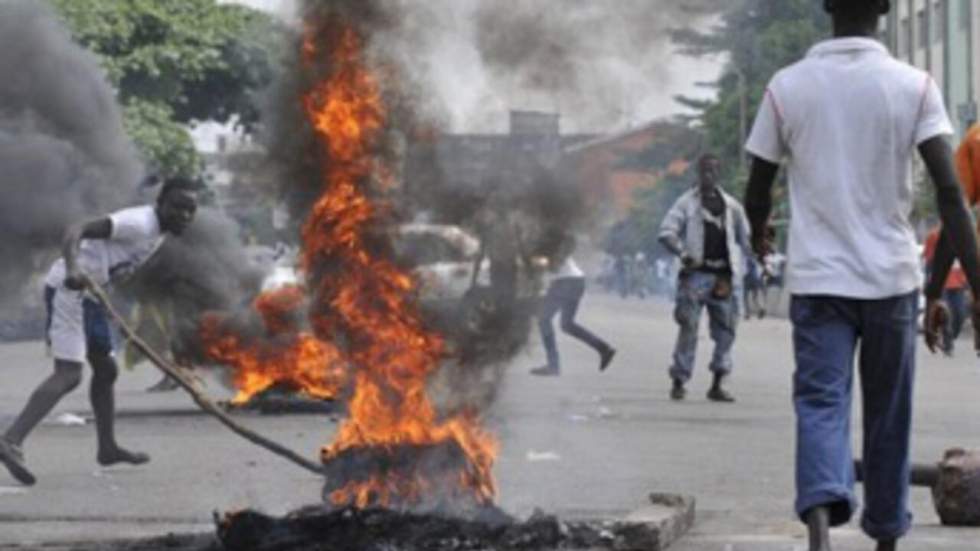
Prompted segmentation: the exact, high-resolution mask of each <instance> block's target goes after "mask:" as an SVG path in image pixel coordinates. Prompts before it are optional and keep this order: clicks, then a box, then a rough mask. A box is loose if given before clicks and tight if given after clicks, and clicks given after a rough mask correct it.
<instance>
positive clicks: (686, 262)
mask: <svg viewBox="0 0 980 551" xmlns="http://www.w3.org/2000/svg"><path fill="white" fill-rule="evenodd" d="M697 266H698V263H697V261H696V260H694V258H693V257H691V255H689V254H686V253H685V254H682V255H681V269H682V270H685V271H686V270H693V269H694V268H697Z"/></svg>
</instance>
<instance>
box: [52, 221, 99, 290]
mask: <svg viewBox="0 0 980 551" xmlns="http://www.w3.org/2000/svg"><path fill="white" fill-rule="evenodd" d="M111 235H112V221H111V220H109V219H108V218H99V219H98V220H92V221H89V222H84V223H81V224H76V225H74V226H72V227H70V228H68V231H67V232H65V238H64V241H63V242H62V246H61V255H62V256H63V257H64V259H65V272H66V274H67V276H66V278H65V284H66V285H68V286H69V288H73V289H80V288H81V287H83V286H84V284H83V282H81V281H79V278H80V276H81V275H82V273H81V271H80V270H79V269H78V249H79V248H80V247H81V245H82V239H108V238H109V237H110V236H111Z"/></svg>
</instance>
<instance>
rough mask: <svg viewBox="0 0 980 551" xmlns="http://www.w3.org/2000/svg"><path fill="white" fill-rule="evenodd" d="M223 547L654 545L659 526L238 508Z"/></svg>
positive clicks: (407, 549)
mask: <svg viewBox="0 0 980 551" xmlns="http://www.w3.org/2000/svg"><path fill="white" fill-rule="evenodd" d="M218 539H219V540H220V542H221V545H222V546H223V549H225V550H227V551H244V550H249V551H273V550H276V551H334V550H336V551H341V550H344V551H347V550H350V549H358V550H361V551H464V550H484V551H525V550H541V551H545V550H552V549H553V550H558V549H565V550H572V549H594V550H604V549H611V550H612V549H614V550H617V551H630V550H637V551H639V550H641V549H659V548H660V545H659V534H658V532H657V531H656V530H655V529H653V528H651V527H649V526H647V525H644V524H635V523H621V522H563V521H562V520H560V519H558V518H557V517H554V516H551V515H545V514H543V513H535V514H534V515H532V516H531V518H529V519H528V520H526V521H523V522H522V521H517V520H515V519H513V518H511V517H509V516H508V515H507V514H506V513H504V512H502V511H500V510H499V509H495V508H487V509H484V510H482V511H480V512H479V514H477V515H475V516H473V517H472V518H467V519H460V518H453V517H448V516H441V515H420V514H411V513H401V512H395V511H392V510H388V509H367V510H356V509H340V510H336V511H326V510H322V509H305V510H300V511H298V512H296V513H293V514H291V515H289V516H286V517H284V518H274V517H269V516H266V515H263V514H261V513H256V512H254V511H244V512H240V513H236V514H233V515H230V516H228V517H227V518H226V519H224V520H223V521H222V522H220V523H219V527H218Z"/></svg>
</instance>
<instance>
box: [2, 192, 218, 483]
mask: <svg viewBox="0 0 980 551" xmlns="http://www.w3.org/2000/svg"><path fill="white" fill-rule="evenodd" d="M198 188H199V185H198V184H197V183H196V182H194V181H191V180H188V179H184V178H170V179H168V180H166V181H165V182H164V184H163V188H162V189H161V190H160V194H159V195H158V197H157V202H156V204H155V205H143V206H138V207H132V208H127V209H122V210H119V211H116V212H114V213H112V214H109V215H108V216H105V217H103V218H99V219H96V220H92V221H90V222H87V223H84V224H80V225H78V226H74V227H72V228H71V229H69V231H68V232H67V234H66V236H65V241H64V246H63V249H62V258H60V259H58V260H57V261H56V262H55V263H54V265H53V266H52V267H51V269H50V270H49V272H48V275H47V277H46V279H45V293H44V294H45V297H44V298H45V304H46V306H47V311H48V324H47V341H48V345H49V346H50V348H51V352H52V355H53V356H54V373H52V374H51V375H50V376H49V377H48V378H47V379H45V380H44V382H42V383H41V385H40V386H38V387H37V389H36V390H35V391H34V392H33V394H31V397H30V399H29V400H28V402H27V404H26V405H25V407H24V409H23V411H21V413H20V415H18V416H17V418H16V420H15V421H14V423H13V424H12V425H11V426H10V427H9V428H7V430H6V432H5V433H4V434H3V436H0V463H3V464H4V466H6V467H7V470H9V471H10V474H11V475H13V477H14V478H16V479H17V480H19V481H20V482H21V483H23V484H27V485H31V484H34V483H35V482H36V478H35V477H34V475H33V473H31V471H30V470H29V469H28V468H27V465H26V463H25V461H24V456H23V453H22V451H21V446H22V445H23V443H24V440H25V439H26V438H27V436H28V435H29V434H30V432H31V431H32V430H33V429H34V427H36V426H37V425H38V423H40V422H41V420H42V419H44V417H45V416H46V415H47V414H48V413H50V412H51V410H52V409H54V407H55V406H56V405H57V404H58V402H59V401H60V400H61V399H62V398H63V397H64V396H65V395H66V394H68V393H69V392H71V391H72V390H74V389H75V388H76V387H77V386H78V385H79V383H81V379H82V365H83V364H84V363H85V362H86V361H88V363H89V364H90V365H91V366H92V372H93V376H92V382H91V386H90V388H89V396H90V399H91V402H92V411H93V412H94V414H95V426H96V433H97V435H98V454H97V457H96V459H97V461H98V462H99V464H100V465H104V466H107V465H114V464H118V463H129V464H133V465H140V464H143V463H146V462H148V461H149V460H150V457H149V456H148V455H147V454H145V453H140V452H134V451H130V450H127V449H125V448H123V447H121V446H119V444H118V443H117V442H116V437H115V431H114V420H115V419H114V418H115V397H114V385H115V381H116V377H117V376H118V373H119V368H118V367H117V365H116V361H115V359H114V357H113V347H112V340H111V336H110V331H109V320H108V318H107V316H106V311H105V309H104V307H103V306H102V304H101V303H100V302H98V301H97V300H95V299H94V298H93V297H92V296H91V295H90V294H89V293H88V292H86V288H88V287H89V286H90V285H91V283H95V284H96V285H99V286H102V285H108V284H111V283H118V282H120V281H121V280H124V279H125V278H127V277H128V276H130V275H132V273H133V272H134V271H135V270H136V269H137V268H139V267H140V266H141V265H142V264H143V263H145V262H146V261H147V260H148V259H149V258H150V257H151V256H153V254H154V253H155V252H156V251H157V250H158V249H159V247H160V245H161V244H162V243H163V240H164V238H165V236H166V235H168V234H169V235H180V234H181V233H182V232H183V231H184V230H185V229H186V228H187V226H188V224H190V222H191V221H192V220H193V218H194V214H195V212H196V210H197V199H196V191H197V189H198Z"/></svg>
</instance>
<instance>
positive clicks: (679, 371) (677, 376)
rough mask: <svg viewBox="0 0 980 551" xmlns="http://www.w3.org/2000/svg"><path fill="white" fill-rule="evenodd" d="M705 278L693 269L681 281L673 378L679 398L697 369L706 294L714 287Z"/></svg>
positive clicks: (672, 393) (676, 317)
mask: <svg viewBox="0 0 980 551" xmlns="http://www.w3.org/2000/svg"><path fill="white" fill-rule="evenodd" d="M704 279H705V278H704V276H703V275H702V274H698V273H691V274H688V275H686V276H683V277H681V278H680V279H679V281H678V286H677V301H676V304H675V305H674V320H675V321H676V322H677V325H678V327H679V331H678V334H677V342H676V343H675V344H674V355H673V363H672V364H671V366H670V378H671V380H673V382H674V388H673V390H671V398H673V399H675V400H681V399H683V398H684V394H685V392H684V384H685V383H687V381H689V380H690V379H691V374H692V373H693V372H694V360H695V354H696V353H697V348H698V322H700V321H701V305H702V298H703V296H704V293H705V292H707V289H708V288H709V287H710V285H708V284H706V283H705V281H704Z"/></svg>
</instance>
